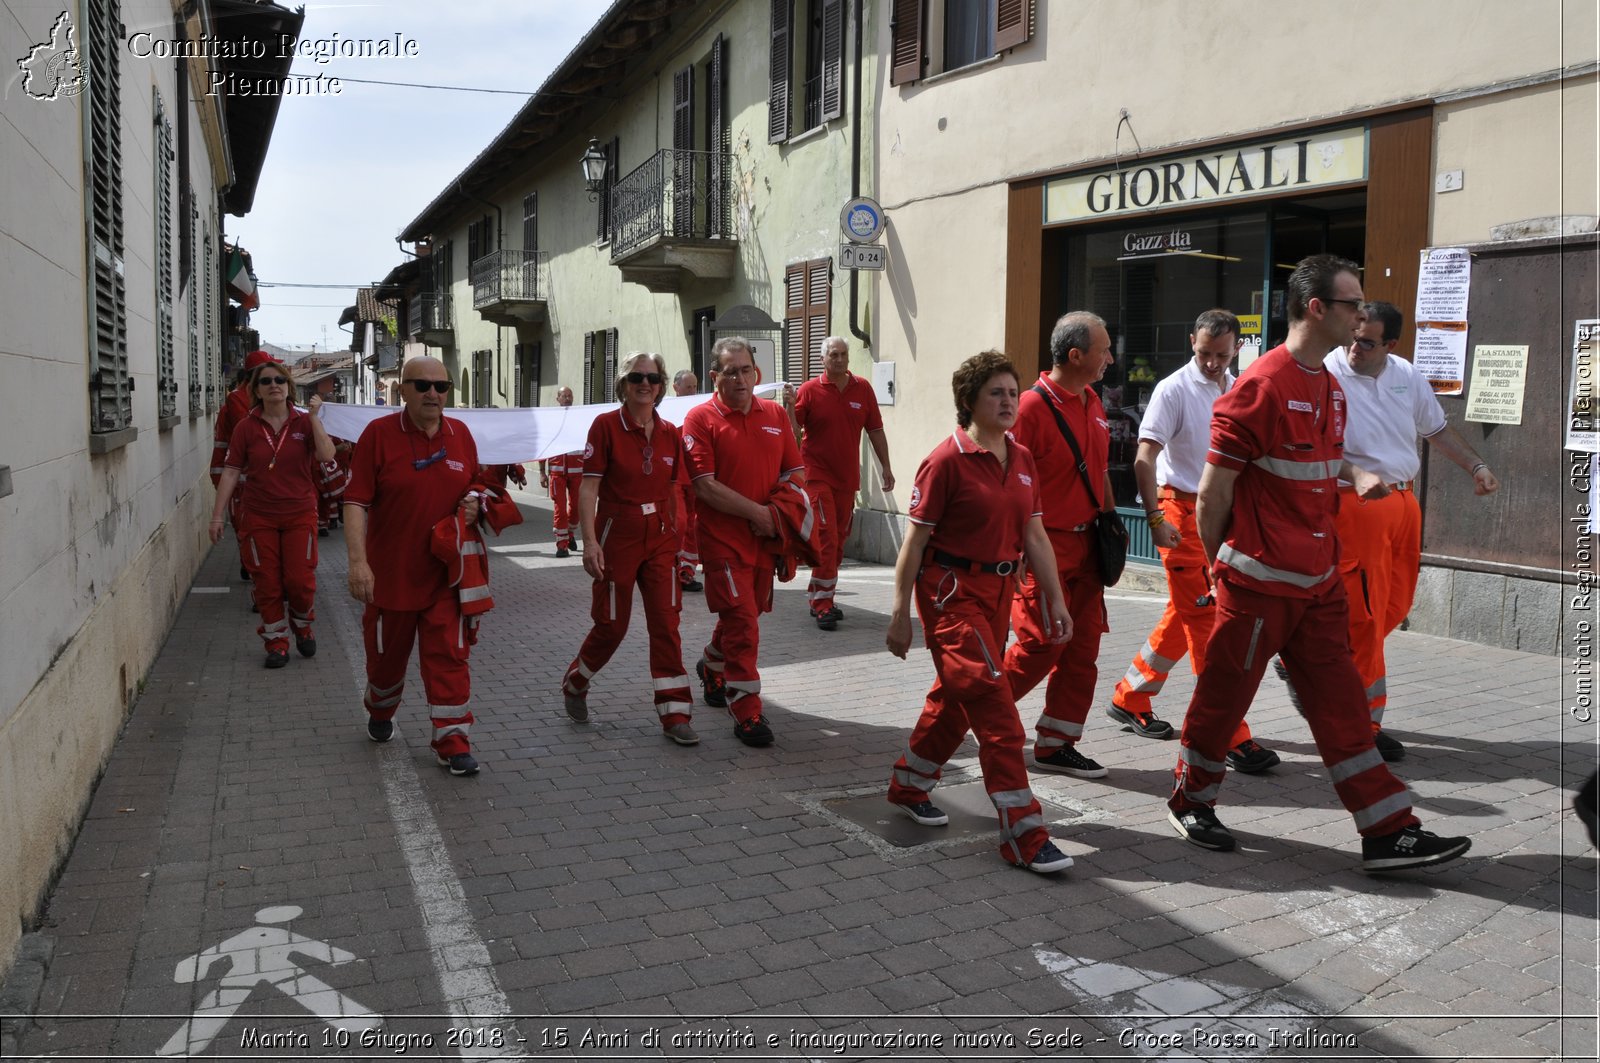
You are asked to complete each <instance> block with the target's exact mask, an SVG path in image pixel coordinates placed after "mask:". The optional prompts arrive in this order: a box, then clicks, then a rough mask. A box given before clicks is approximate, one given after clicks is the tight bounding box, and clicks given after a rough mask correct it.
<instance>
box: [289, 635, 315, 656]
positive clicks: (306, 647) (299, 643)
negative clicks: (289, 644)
mask: <svg viewBox="0 0 1600 1063" xmlns="http://www.w3.org/2000/svg"><path fill="white" fill-rule="evenodd" d="M294 648H295V649H297V650H299V651H300V656H302V657H315V656H316V655H317V640H316V639H295V640H294Z"/></svg>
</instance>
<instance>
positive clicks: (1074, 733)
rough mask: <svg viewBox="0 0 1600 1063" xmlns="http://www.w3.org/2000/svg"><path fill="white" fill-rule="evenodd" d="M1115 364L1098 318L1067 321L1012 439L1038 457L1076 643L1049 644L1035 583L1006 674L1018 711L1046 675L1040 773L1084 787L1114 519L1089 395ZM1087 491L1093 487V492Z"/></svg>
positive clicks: (1101, 771) (1059, 326)
mask: <svg viewBox="0 0 1600 1063" xmlns="http://www.w3.org/2000/svg"><path fill="white" fill-rule="evenodd" d="M1113 361H1115V358H1114V356H1113V355H1112V353H1111V336H1110V334H1109V333H1108V332H1107V331H1106V323H1105V321H1104V320H1102V319H1101V318H1100V317H1098V316H1096V315H1094V314H1091V313H1088V312H1086V311H1081V310H1080V311H1074V312H1073V313H1070V314H1064V315H1063V316H1062V317H1061V318H1060V320H1058V321H1057V322H1056V324H1055V328H1053V329H1052V330H1051V331H1050V363H1051V365H1050V371H1049V372H1048V373H1041V374H1039V382H1038V383H1037V384H1035V385H1034V386H1033V387H1032V388H1030V389H1029V390H1027V391H1025V392H1023V394H1022V400H1021V402H1020V403H1019V404H1018V412H1017V426H1016V428H1015V429H1013V431H1012V434H1013V435H1014V436H1015V437H1016V439H1017V442H1019V443H1021V444H1022V445H1023V446H1025V447H1027V448H1028V449H1029V450H1030V451H1032V452H1033V460H1034V463H1035V464H1036V465H1038V467H1039V478H1040V482H1041V490H1040V492H1039V493H1040V495H1041V496H1042V497H1043V499H1044V527H1045V531H1047V532H1048V533H1049V534H1050V543H1051V545H1052V546H1053V547H1054V548H1055V555H1056V568H1057V570H1058V571H1059V572H1060V578H1061V589H1062V593H1063V594H1064V595H1065V597H1066V600H1067V608H1068V610H1069V611H1070V612H1071V613H1072V639H1071V641H1070V642H1066V643H1060V642H1052V641H1051V638H1050V632H1049V631H1046V630H1045V629H1044V626H1043V622H1044V618H1045V616H1046V615H1047V614H1046V613H1045V610H1044V602H1043V599H1042V597H1041V595H1040V593H1039V586H1038V584H1037V582H1036V581H1035V579H1034V573H1032V572H1029V573H1028V574H1027V576H1025V577H1024V578H1023V581H1022V585H1021V586H1020V587H1019V588H1018V589H1017V597H1016V600H1015V602H1013V603H1012V607H1011V627H1012V630H1013V631H1014V632H1015V633H1016V637H1017V640H1016V642H1014V643H1012V645H1011V648H1010V649H1008V650H1007V651H1006V661H1005V671H1006V677H1007V678H1008V679H1009V680H1010V682H1011V690H1012V693H1013V695H1014V696H1015V697H1016V699H1017V700H1018V701H1021V700H1022V698H1023V697H1024V696H1025V695H1026V694H1027V693H1028V691H1030V690H1032V689H1033V688H1034V687H1035V686H1037V685H1038V684H1039V681H1040V680H1041V679H1044V678H1045V676H1046V675H1049V677H1050V678H1049V682H1048V683H1047V684H1046V686H1045V694H1044V712H1043V713H1042V714H1040V716H1039V722H1038V724H1037V725H1036V726H1035V737H1034V746H1033V766H1034V767H1035V768H1038V769H1040V770H1041V771H1053V772H1058V773H1060V774H1062V775H1072V776H1076V777H1077V778H1080V779H1098V778H1100V777H1101V776H1103V775H1105V774H1106V769H1105V768H1104V767H1102V766H1101V765H1100V764H1099V763H1098V762H1097V761H1094V760H1091V759H1090V758H1088V757H1086V756H1084V755H1083V754H1082V753H1080V752H1079V751H1078V740H1079V739H1080V738H1082V737H1083V722H1084V720H1086V719H1088V717H1089V707H1090V705H1091V704H1092V703H1093V701H1094V685H1095V680H1096V678H1097V677H1098V675H1099V672H1098V671H1097V670H1096V668H1095V658H1096V657H1098V656H1099V655H1100V636H1101V635H1103V634H1104V633H1105V632H1106V631H1107V630H1109V625H1108V624H1107V622H1106V603H1105V587H1104V586H1103V585H1102V584H1101V583H1100V575H1099V571H1098V567H1097V566H1098V558H1099V547H1098V546H1097V545H1096V542H1095V534H1094V526H1093V524H1094V519H1095V517H1096V516H1097V515H1098V514H1099V513H1101V512H1103V511H1105V510H1109V509H1112V508H1113V507H1114V506H1115V502H1114V500H1113V499H1112V496H1111V477H1110V475H1109V474H1108V472H1107V462H1108V455H1109V453H1110V449H1111V429H1110V426H1109V425H1108V424H1107V423H1106V412H1105V407H1103V406H1102V405H1101V404H1100V396H1098V395H1096V394H1095V392H1094V388H1092V387H1090V385H1091V384H1093V383H1094V382H1095V381H1097V380H1099V379H1100V378H1101V377H1102V376H1104V375H1105V371H1106V369H1107V368H1108V367H1109V366H1110V365H1111V363H1112V362H1113ZM1063 424H1065V430H1066V431H1070V432H1071V433H1072V436H1073V438H1074V439H1075V440H1076V441H1077V445H1078V449H1079V450H1081V451H1082V452H1083V460H1084V462H1085V464H1086V466H1087V469H1088V483H1087V484H1086V483H1085V482H1084V476H1083V475H1082V474H1080V473H1079V471H1078V459H1077V458H1075V457H1073V454H1072V448H1071V446H1070V445H1069V444H1068V442H1067V439H1066V437H1065V435H1064V434H1063V428H1062V425H1063ZM1090 485H1093V486H1092V487H1091V486H1090Z"/></svg>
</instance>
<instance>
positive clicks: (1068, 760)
mask: <svg viewBox="0 0 1600 1063" xmlns="http://www.w3.org/2000/svg"><path fill="white" fill-rule="evenodd" d="M1033 766H1034V767H1035V768H1038V769H1039V770H1040V771H1053V772H1055V773H1057V774H1058V775H1071V776H1073V777H1074V778H1077V779H1102V778H1105V776H1107V775H1109V774H1111V773H1110V772H1108V771H1107V770H1106V769H1105V768H1104V767H1102V766H1101V764H1100V762H1099V761H1095V760H1090V759H1089V758H1088V757H1086V756H1084V755H1083V754H1082V753H1079V752H1078V747H1077V746H1062V747H1061V748H1060V749H1058V750H1056V751H1055V752H1054V753H1052V754H1050V755H1049V756H1048V757H1041V756H1038V755H1035V756H1034V758H1033Z"/></svg>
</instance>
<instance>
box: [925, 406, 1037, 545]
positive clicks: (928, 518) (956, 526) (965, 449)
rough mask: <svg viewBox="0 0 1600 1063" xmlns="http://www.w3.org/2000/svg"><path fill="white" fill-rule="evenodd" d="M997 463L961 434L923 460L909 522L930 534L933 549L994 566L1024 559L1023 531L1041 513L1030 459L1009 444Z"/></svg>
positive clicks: (1023, 450)
mask: <svg viewBox="0 0 1600 1063" xmlns="http://www.w3.org/2000/svg"><path fill="white" fill-rule="evenodd" d="M1007 453H1008V457H1009V458H1010V461H1009V462H1008V463H1007V464H1006V465H1001V464H1000V459H999V458H997V457H995V456H994V452H993V451H990V450H984V449H983V448H982V447H980V446H978V445H977V444H976V443H974V442H973V441H972V439H971V437H969V436H968V435H967V433H965V432H963V431H962V430H961V429H959V428H958V429H956V430H955V432H953V433H952V434H951V435H950V436H949V437H948V438H946V439H945V441H944V442H943V443H940V444H939V445H938V446H936V447H934V448H933V451H932V452H931V453H930V454H929V455H928V456H927V457H926V458H923V459H922V464H921V465H920V466H918V467H917V478H916V481H915V483H914V484H913V485H912V488H911V506H910V508H909V509H908V510H907V517H908V518H909V519H910V520H911V521H912V522H913V523H916V524H923V525H926V526H927V527H930V528H932V529H933V535H932V537H931V538H930V539H929V540H928V541H929V544H930V545H931V546H932V547H933V548H934V549H936V550H943V551H944V552H945V553H947V554H954V555H956V556H957V557H964V558H966V559H967V560H968V561H978V562H982V563H984V564H992V563H996V562H1000V561H1014V560H1016V559H1017V558H1018V557H1020V556H1022V545H1023V531H1024V529H1025V528H1026V527H1027V524H1028V520H1029V518H1030V517H1034V516H1036V515H1038V514H1039V512H1040V505H1039V502H1040V499H1039V476H1038V471H1037V469H1036V468H1035V466H1034V462H1033V455H1032V454H1030V453H1028V448H1027V447H1024V446H1022V445H1021V444H1020V443H1017V442H1016V440H1015V439H1013V440H1012V441H1011V443H1010V445H1009V447H1008V448H1007Z"/></svg>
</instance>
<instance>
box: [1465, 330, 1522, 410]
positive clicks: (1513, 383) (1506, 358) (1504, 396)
mask: <svg viewBox="0 0 1600 1063" xmlns="http://www.w3.org/2000/svg"><path fill="white" fill-rule="evenodd" d="M1527 384H1528V347H1527V345H1526V344H1522V345H1520V346H1490V345H1489V344H1486V343H1480V344H1478V345H1477V346H1476V347H1474V348H1472V393H1471V394H1469V395H1468V396H1467V420H1469V421H1483V422H1485V423H1487V424H1521V423H1522V397H1523V395H1524V393H1525V392H1526V391H1527Z"/></svg>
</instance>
